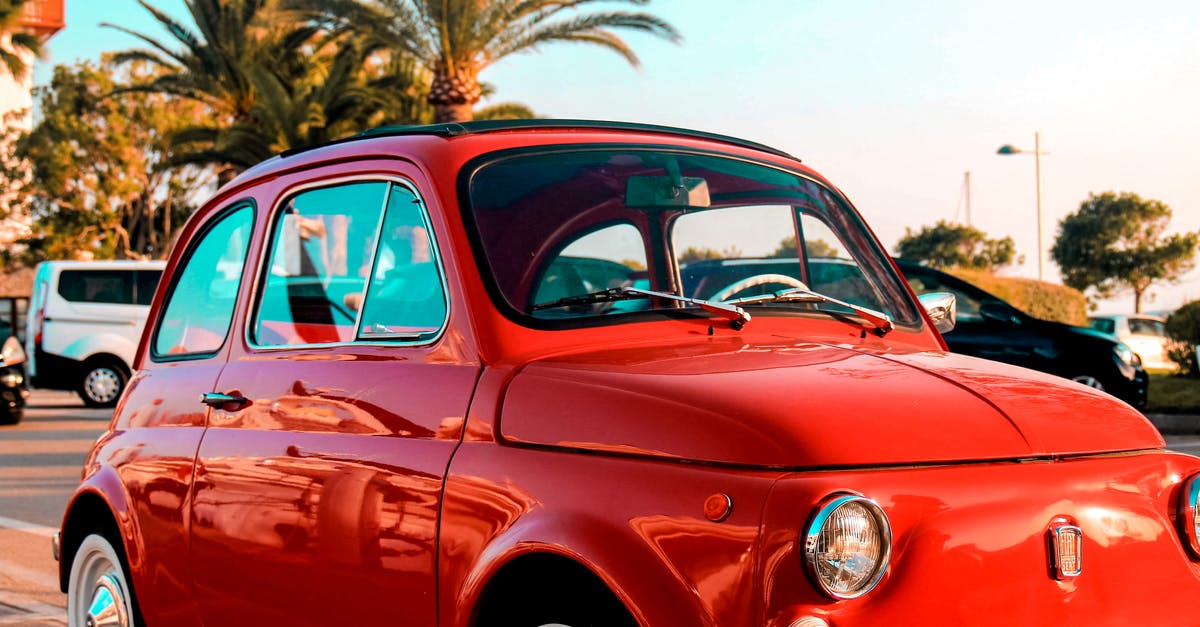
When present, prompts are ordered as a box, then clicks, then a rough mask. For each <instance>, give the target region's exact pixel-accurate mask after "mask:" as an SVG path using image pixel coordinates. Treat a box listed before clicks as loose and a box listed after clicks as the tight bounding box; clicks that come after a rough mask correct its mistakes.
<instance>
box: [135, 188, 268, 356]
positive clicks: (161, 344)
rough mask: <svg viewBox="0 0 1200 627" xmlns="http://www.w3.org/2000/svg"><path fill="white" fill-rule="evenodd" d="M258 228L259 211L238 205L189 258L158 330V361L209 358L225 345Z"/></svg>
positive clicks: (155, 338) (166, 306)
mask: <svg viewBox="0 0 1200 627" xmlns="http://www.w3.org/2000/svg"><path fill="white" fill-rule="evenodd" d="M253 225H254V210H253V209H251V207H250V206H249V205H243V206H241V207H238V208H236V209H234V210H233V211H231V212H230V213H228V214H226V215H225V216H224V217H222V218H221V219H220V220H219V221H218V222H216V224H214V225H213V226H212V227H211V228H209V229H208V232H207V233H205V234H204V235H203V236H201V238H200V239H199V243H198V244H196V246H195V247H194V248H193V249H192V251H191V252H190V253H189V254H188V255H187V256H186V257H185V261H184V268H183V271H182V272H180V273H179V275H178V277H179V278H178V279H177V280H176V282H175V285H173V286H172V288H171V290H170V292H169V293H168V294H167V297H166V305H165V306H164V307H163V314H162V316H161V318H160V322H159V324H158V327H157V330H156V331H155V337H154V344H153V346H154V351H153V354H154V356H155V357H171V356H180V355H202V354H208V353H213V352H216V351H217V350H218V349H220V348H221V345H222V344H224V343H225V337H226V336H227V335H228V334H229V326H230V323H231V322H232V320H233V308H234V304H235V303H236V301H237V294H238V289H239V287H240V286H241V280H242V268H243V267H244V266H245V263H246V250H247V247H248V245H249V242H250V234H251V229H252V228H253Z"/></svg>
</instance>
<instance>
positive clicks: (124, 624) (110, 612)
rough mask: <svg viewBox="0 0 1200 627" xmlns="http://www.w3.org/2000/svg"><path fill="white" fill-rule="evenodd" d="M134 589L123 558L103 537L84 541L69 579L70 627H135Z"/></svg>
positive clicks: (68, 620) (75, 558) (76, 553)
mask: <svg viewBox="0 0 1200 627" xmlns="http://www.w3.org/2000/svg"><path fill="white" fill-rule="evenodd" d="M133 617H134V611H133V588H131V587H130V586H129V582H128V581H127V580H126V579H125V569H124V566H123V563H122V559H121V557H120V555H118V553H117V551H116V549H114V548H113V546H112V544H110V543H109V541H108V540H107V539H106V538H105V537H104V536H101V535H98V534H92V535H89V536H88V537H86V538H84V539H83V543H82V544H80V545H79V550H78V551H76V552H75V557H74V559H72V560H71V574H70V578H69V579H68V580H67V624H68V625H69V626H70V627H135V622H134V619H133Z"/></svg>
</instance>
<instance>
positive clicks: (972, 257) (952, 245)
mask: <svg viewBox="0 0 1200 627" xmlns="http://www.w3.org/2000/svg"><path fill="white" fill-rule="evenodd" d="M1015 251H1016V249H1015V246H1014V244H1013V240H1012V238H1011V237H1005V238H1003V239H988V237H987V234H986V233H984V232H983V231H981V230H979V229H977V228H974V227H971V226H966V225H963V224H951V223H949V222H947V221H945V220H942V221H939V222H938V223H937V224H935V225H934V226H926V227H922V228H921V230H920V231H917V232H914V231H913V230H912V229H905V230H904V237H902V238H900V241H899V243H897V244H896V253H897V254H898V255H899V256H900V258H901V259H907V260H910V261H915V262H919V263H924V264H925V265H928V266H932V267H934V268H943V269H945V268H967V269H972V270H984V271H987V272H993V271H995V269H996V268H998V267H1000V266H1005V265H1008V264H1010V263H1012V261H1013V257H1014V255H1015Z"/></svg>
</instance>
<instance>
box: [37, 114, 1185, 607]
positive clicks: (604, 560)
mask: <svg viewBox="0 0 1200 627" xmlns="http://www.w3.org/2000/svg"><path fill="white" fill-rule="evenodd" d="M787 240H791V241H794V242H800V243H801V245H800V246H799V247H798V248H797V250H796V251H795V252H794V253H792V254H794V259H789V260H788V263H789V264H794V265H795V268H796V275H795V276H794V277H793V276H788V275H786V274H784V273H777V272H774V271H772V272H762V273H759V272H757V271H755V273H754V274H750V275H748V276H739V277H737V278H735V279H731V280H729V281H728V282H726V281H725V280H722V281H717V282H715V283H714V285H717V286H719V287H716V288H715V289H714V291H713V292H712V293H713V294H714V297H712V298H702V297H694V296H690V295H687V294H684V293H683V291H682V289H681V285H685V284H686V283H687V281H686V280H685V279H684V277H683V276H682V275H683V274H685V272H687V270H688V268H691V269H693V270H694V269H695V266H692V265H691V264H688V266H687V267H685V268H683V269H681V267H680V266H681V264H680V263H679V261H678V259H679V257H680V256H682V253H683V252H684V251H686V250H688V249H693V250H700V251H707V250H712V251H725V252H726V253H728V254H726V255H725V256H726V257H729V258H731V259H730V260H729V261H728V263H735V262H736V260H737V258H745V259H746V260H747V265H748V266H753V264H754V263H756V262H755V261H753V260H754V259H761V258H765V257H768V256H769V255H771V254H773V251H775V250H776V249H777V248H786V247H781V246H780V242H781V241H787ZM817 240H821V241H823V242H825V244H826V245H825V246H821V247H819V246H816V245H815V244H813V245H810V244H809V242H815V241H817ZM830 249H836V252H837V255H836V257H837V259H838V261H837V262H836V264H833V265H837V266H838V267H837V268H836V269H835V268H833V265H831V264H830V263H828V262H827V261H825V260H824V259H822V260H821V261H816V260H815V259H814V258H815V257H818V255H816V254H815V253H817V252H821V253H822V257H828V256H830V255H832V253H830ZM809 251H812V252H813V254H810V253H809ZM785 254H786V253H785ZM822 264H824V265H825V266H826V267H825V268H824V270H829V271H831V272H835V271H842V270H845V271H847V277H849V278H851V279H853V280H852V281H850V282H848V283H845V284H844V285H845V290H844V291H843V292H839V294H840V295H841V296H843V297H844V298H842V297H837V296H830V295H821V294H819V293H816V292H814V291H813V290H810V289H808V288H809V285H808V283H810V282H811V283H812V284H814V285H815V284H818V283H820V281H819V280H817V277H818V275H819V274H820V273H821V272H822V271H823V270H822V268H821V266H822ZM843 265H844V266H846V267H845V268H843V267H841V266H843ZM643 273H644V274H643ZM764 275H765V276H764ZM781 276H782V277H783V278H780V277H781ZM796 277H799V278H796ZM639 281H645V283H644V284H643V285H644V287H638V286H637V284H638V283H639ZM772 281H782V282H783V283H784V285H783V286H782V287H778V286H777V289H775V290H773V291H767V290H760V289H759V288H760V287H762V286H763V285H766V284H769V283H770V282H772ZM827 283H828V284H829V286H830V290H831V291H832V290H833V289H836V288H837V283H838V282H837V281H830V282H827ZM759 292H761V293H759ZM717 294H719V295H720V298H716V297H715V295H717ZM855 298H858V299H859V301H857V302H856V301H854V299H855ZM861 302H869V303H870V305H871V306H865V305H862V304H860V303H861ZM921 303H924V306H923V305H922V304H921ZM926 307H927V309H926ZM953 310H954V307H953V297H952V296H950V295H949V294H944V293H943V294H935V295H926V296H924V297H923V300H922V301H921V302H919V301H918V299H917V298H915V297H914V295H913V294H912V291H911V290H910V289H909V287H908V285H907V284H906V283H905V281H904V278H903V277H902V276H901V275H900V274H899V273H898V272H896V270H895V267H894V265H893V262H892V260H891V259H890V258H889V257H888V255H887V253H886V251H885V249H884V247H883V246H882V245H881V244H880V243H879V242H878V240H876V239H875V238H874V236H873V235H872V234H871V233H870V231H869V230H868V229H867V228H866V226H865V225H864V224H863V222H862V219H861V218H860V217H859V215H858V214H857V213H856V212H855V210H854V209H853V208H852V206H851V205H850V203H849V201H848V200H847V199H846V198H845V197H844V196H843V195H842V194H841V193H840V192H839V191H837V188H836V187H834V186H832V185H831V184H830V183H829V182H827V181H826V180H825V179H824V178H823V177H821V175H819V174H818V173H816V172H815V171H813V170H811V169H809V168H808V167H806V166H805V165H802V164H801V163H800V162H799V161H798V160H796V159H795V158H793V157H791V156H788V155H787V154H786V153H783V152H780V151H778V150H774V149H771V148H768V147H765V146H762V145H759V144H755V143H751V142H746V141H743V140H738V139H734V138H728V137H723V136H718V135H711V134H707V133H700V132H695V131H686V130H680V129H671V128H665V127H659V126H646V125H638V124H629V123H614V122H579V121H558V120H524V121H503V122H471V123H465V124H441V125H433V126H425V127H396V128H384V129H379V130H376V131H372V132H368V133H365V134H362V135H359V136H357V137H354V138H351V139H347V140H342V141H337V142H334V143H332V144H330V145H326V146H323V147H318V148H314V149H309V150H303V151H296V152H290V153H286V154H284V155H281V156H279V157H276V158H273V159H271V160H269V161H267V162H265V163H262V164H260V165H258V166H256V167H254V168H251V169H250V170H248V171H246V172H244V173H243V174H242V175H241V176H239V177H238V178H237V179H236V180H234V181H233V182H231V183H229V184H227V185H226V186H225V187H223V188H222V189H221V190H219V191H218V193H217V194H216V196H215V197H214V198H212V199H211V200H210V201H208V202H207V203H205V204H204V205H203V206H202V207H201V208H200V209H198V210H197V211H196V212H195V213H194V214H193V216H192V217H191V218H190V219H189V221H188V223H187V224H186V226H184V228H183V232H182V234H181V237H180V240H179V244H178V245H177V246H176V247H175V248H174V250H173V252H172V255H171V259H170V260H169V261H168V265H167V269H166V273H165V275H164V282H163V287H162V288H161V289H160V290H159V292H158V295H157V296H156V298H155V302H154V304H153V305H152V306H151V312H150V316H149V322H148V323H147V326H146V331H145V337H144V339H143V341H142V342H141V344H140V347H139V349H138V351H137V354H136V356H135V358H134V370H135V373H134V375H133V376H132V378H131V379H130V382H129V385H128V387H127V388H126V390H125V392H124V394H123V396H122V398H121V401H120V402H119V403H118V405H117V408H116V410H115V412H114V416H113V420H112V424H111V425H110V427H109V429H108V430H107V431H106V432H105V433H104V434H103V435H102V436H101V437H100V438H99V439H98V441H97V442H96V444H95V446H94V448H93V449H92V451H91V453H90V454H89V456H88V458H87V460H86V462H85V465H84V469H83V473H82V477H83V479H82V483H81V485H80V486H79V488H78V490H77V491H76V492H75V494H74V496H73V497H72V498H71V499H70V502H69V504H68V505H67V509H66V511H65V513H64V517H63V522H62V525H61V531H60V534H59V535H58V536H57V537H56V539H55V547H54V548H55V551H56V556H57V557H59V558H60V560H61V562H60V563H61V582H62V585H63V589H64V591H65V592H66V593H67V603H68V615H69V621H70V624H71V625H84V624H122V625H124V624H132V625H142V624H148V625H176V626H184V627H199V626H201V625H208V626H213V625H329V624H337V625H355V626H362V627H365V626H371V625H406V626H419V627H431V626H434V625H441V626H455V627H458V626H468V625H470V626H475V627H494V626H499V625H503V626H514V627H527V626H536V625H554V624H557V625H568V626H581V625H607V626H617V627H622V626H632V625H638V626H641V627H650V626H663V627H683V626H692V625H695V626H700V625H722V626H751V625H753V626H768V627H799V626H806V627H820V626H823V625H825V626H828V625H855V624H896V623H908V622H913V621H924V622H935V623H940V624H954V625H967V624H994V625H1015V624H1019V625H1032V624H1054V625H1059V624H1064V623H1077V624H1088V623H1106V624H1165V623H1175V624H1178V623H1181V622H1184V623H1195V622H1198V621H1200V608H1198V607H1197V605H1196V602H1195V600H1196V599H1197V598H1200V540H1198V538H1197V535H1198V532H1200V518H1198V516H1197V505H1198V503H1197V501H1198V500H1200V459H1197V458H1195V457H1192V456H1188V455H1183V454H1178V453H1173V452H1168V451H1166V450H1165V449H1164V442H1163V439H1162V437H1161V436H1159V434H1158V432H1157V431H1156V430H1155V429H1154V427H1153V426H1152V425H1151V424H1150V423H1149V422H1148V421H1147V420H1146V419H1145V418H1144V417H1143V416H1142V415H1141V414H1139V413H1138V412H1137V411H1135V410H1133V409H1132V408H1131V407H1129V406H1128V405H1127V404H1125V403H1122V402H1120V401H1118V400H1116V399H1114V398H1113V397H1111V396H1109V395H1107V394H1104V393H1102V392H1099V391H1098V390H1094V389H1090V388H1087V387H1084V386H1080V385H1076V384H1074V383H1072V382H1070V381H1066V380H1064V379H1062V378H1059V377H1055V376H1050V375H1046V374H1043V373H1039V372H1034V371H1031V370H1027V369H1023V368H1017V367H1013V366H1010V365H1007V364H1001V363H997V362H993V361H987V360H981V359H976V358H972V357H969V356H965V355H958V354H953V353H949V352H947V351H946V350H945V343H944V342H943V340H942V336H941V335H940V334H939V333H938V331H937V330H936V329H935V325H936V326H940V327H941V328H943V329H946V328H948V327H949V326H950V325H951V324H952V323H953ZM1104 357H1105V358H1106V359H1107V358H1109V357H1110V356H1109V355H1105V356H1104ZM917 617H920V618H917Z"/></svg>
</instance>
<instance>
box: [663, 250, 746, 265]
mask: <svg viewBox="0 0 1200 627" xmlns="http://www.w3.org/2000/svg"><path fill="white" fill-rule="evenodd" d="M741 256H742V251H741V250H739V249H738V247H737V246H730V247H729V248H726V249H725V250H717V249H715V248H707V247H697V246H688V247H687V248H685V249H683V252H681V253H679V256H678V258H679V263H680V265H683V264H689V263H692V262H695V261H704V260H706V259H737V258H738V257H741Z"/></svg>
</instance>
